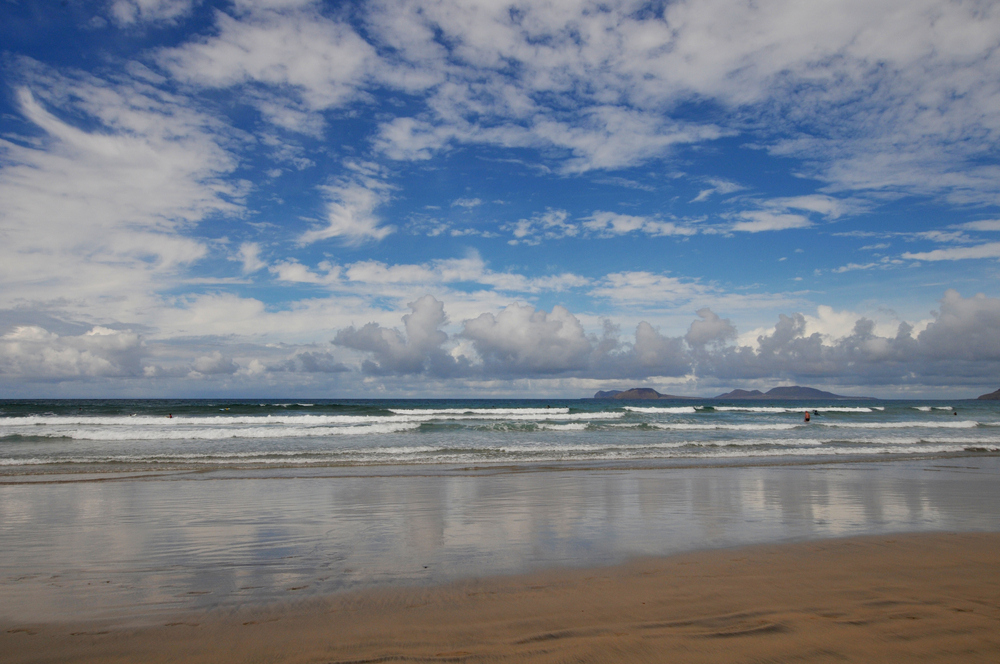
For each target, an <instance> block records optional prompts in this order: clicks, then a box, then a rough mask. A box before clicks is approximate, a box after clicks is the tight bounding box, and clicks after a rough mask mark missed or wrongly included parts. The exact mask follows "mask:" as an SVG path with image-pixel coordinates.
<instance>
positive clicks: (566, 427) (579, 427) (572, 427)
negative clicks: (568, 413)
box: [538, 422, 587, 431]
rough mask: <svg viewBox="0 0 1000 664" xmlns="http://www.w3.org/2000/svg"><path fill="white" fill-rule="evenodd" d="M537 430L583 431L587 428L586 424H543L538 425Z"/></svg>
mask: <svg viewBox="0 0 1000 664" xmlns="http://www.w3.org/2000/svg"><path fill="white" fill-rule="evenodd" d="M538 428H539V429H548V430H550V431H583V430H585V429H586V428H587V423H586V422H570V423H569V424H545V423H544V422H543V423H541V424H539V425H538Z"/></svg>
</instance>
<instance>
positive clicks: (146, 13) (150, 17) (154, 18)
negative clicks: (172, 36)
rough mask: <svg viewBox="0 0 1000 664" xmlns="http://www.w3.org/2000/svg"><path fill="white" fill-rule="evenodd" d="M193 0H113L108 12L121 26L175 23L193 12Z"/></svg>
mask: <svg viewBox="0 0 1000 664" xmlns="http://www.w3.org/2000/svg"><path fill="white" fill-rule="evenodd" d="M193 4H194V3H193V0H111V2H110V3H109V6H108V12H109V13H110V14H111V20H112V21H114V22H115V23H116V24H118V25H120V26H131V25H134V24H137V23H173V22H176V21H177V20H178V19H179V18H182V17H184V16H187V15H188V14H190V13H191V8H192V6H193Z"/></svg>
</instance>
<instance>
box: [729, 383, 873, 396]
mask: <svg viewBox="0 0 1000 664" xmlns="http://www.w3.org/2000/svg"><path fill="white" fill-rule="evenodd" d="M715 398H716V399H872V398H873V397H848V396H844V395H843V394H834V393H833V392H824V391H823V390H817V389H816V388H815V387H800V386H798V385H791V386H788V387H773V388H771V389H770V390H768V391H767V392H761V391H760V390H749V391H747V390H733V391H732V392H727V393H726V394H720V395H719V396H717V397H715Z"/></svg>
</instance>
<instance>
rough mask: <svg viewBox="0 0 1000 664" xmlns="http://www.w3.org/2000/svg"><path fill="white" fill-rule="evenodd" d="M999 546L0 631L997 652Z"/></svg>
mask: <svg viewBox="0 0 1000 664" xmlns="http://www.w3.org/2000/svg"><path fill="white" fill-rule="evenodd" d="M998 552H1000V535H998V534H996V533H991V534H968V533H966V534H955V533H952V534H921V535H899V536H892V537H886V536H870V537H862V538H849V539H833V540H821V541H810V542H806V543H797V544H783V545H763V546H752V547H743V548H736V549H724V550H715V551H711V552H699V553H691V554H684V555H677V556H672V557H666V558H645V559H639V560H634V561H632V562H630V563H627V564H624V565H619V566H614V567H600V568H592V569H586V570H572V571H566V570H560V571H547V572H542V573H536V574H530V575H521V576H514V577H492V578H486V579H479V580H467V581H464V582H457V583H452V584H447V585H443V586H435V587H430V588H407V589H380V590H367V591H361V592H352V593H344V594H340V595H334V596H330V597H325V598H315V599H311V600H307V601H302V602H283V603H272V604H268V605H263V606H259V607H254V608H241V609H239V610H234V611H230V610H209V611H200V612H188V613H182V614H177V615H172V616H169V617H164V618H163V620H162V621H160V622H158V623H156V624H151V625H146V626H142V627H122V626H120V625H118V624H116V623H115V622H114V621H112V622H101V621H97V622H90V623H87V622H80V623H74V622H67V623H43V624H20V625H17V626H15V625H14V624H11V623H8V624H7V625H5V629H4V631H3V633H2V636H0V639H2V644H3V645H2V651H3V652H4V653H5V654H4V656H3V660H4V661H7V662H57V661H80V662H86V661H93V662H128V661H144V662H171V661H188V662H251V661H252V662H387V661H431V662H501V661H523V662H562V661H582V662H586V661H594V662H597V661H629V662H646V661H648V662H662V661H686V662H713V661H731V662H752V661H802V662H831V661H929V662H936V661H941V662H954V661H962V662H995V661H997V657H998V656H1000V632H998V630H997V627H998V623H1000V571H998V563H1000V553H998Z"/></svg>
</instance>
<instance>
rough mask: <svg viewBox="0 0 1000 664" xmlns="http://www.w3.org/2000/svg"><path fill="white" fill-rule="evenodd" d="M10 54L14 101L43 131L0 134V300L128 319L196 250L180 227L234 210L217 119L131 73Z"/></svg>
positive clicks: (203, 249) (235, 188)
mask: <svg viewBox="0 0 1000 664" xmlns="http://www.w3.org/2000/svg"><path fill="white" fill-rule="evenodd" d="M18 64H19V66H20V68H19V69H17V70H15V73H16V74H17V75H19V76H22V77H23V78H24V80H25V81H27V83H26V84H25V86H23V87H20V88H19V89H18V90H17V100H18V103H19V110H20V111H21V113H22V114H23V117H24V118H25V120H27V121H28V122H30V123H31V125H33V126H34V128H36V129H38V130H40V131H41V132H44V133H43V134H42V135H41V136H40V138H38V139H37V140H32V139H28V138H26V137H25V138H22V137H14V136H11V135H9V134H8V135H7V137H5V138H0V200H2V201H3V206H2V209H0V220H2V225H3V228H4V231H5V237H4V243H3V245H2V246H0V258H2V260H0V293H2V294H0V306H11V305H12V304H13V303H14V302H18V303H20V304H21V305H24V304H25V303H38V302H45V301H51V300H55V299H60V300H61V301H62V302H63V303H65V306H67V307H77V308H78V310H79V313H80V314H81V315H84V316H90V317H92V318H90V320H101V319H102V317H106V316H110V317H111V318H117V319H119V320H121V319H122V317H125V318H128V317H129V316H131V315H134V308H135V307H137V306H139V307H145V306H147V305H148V299H147V298H148V297H149V293H151V292H153V291H155V290H156V289H158V288H168V287H169V286H170V285H172V283H174V280H176V279H177V278H178V277H179V275H180V271H181V270H182V269H185V268H186V267H187V266H189V265H191V264H192V263H194V262H195V261H198V260H199V259H201V258H203V257H204V256H206V255H207V253H208V251H209V247H208V246H207V245H206V244H205V243H204V242H202V241H200V240H198V239H194V238H191V237H186V236H185V235H184V233H185V232H187V231H188V230H190V229H192V228H193V227H194V226H195V225H196V224H197V223H199V222H200V221H202V220H204V219H206V218H208V217H212V216H217V215H235V214H237V213H239V212H240V211H241V210H242V200H241V199H242V196H243V193H244V190H243V189H242V188H241V187H242V185H241V184H240V183H239V182H229V183H226V182H223V181H222V179H221V178H222V177H223V176H224V175H227V174H228V173H229V172H230V171H232V170H233V169H234V168H235V167H236V160H235V159H234V158H233V157H232V156H231V155H230V154H229V153H228V152H227V151H226V150H225V149H223V148H222V147H221V145H220V142H221V141H224V140H226V139H225V136H226V130H225V129H224V128H222V127H220V126H219V125H218V124H217V123H215V122H214V121H213V120H212V119H211V118H209V117H206V116H204V115H202V114H200V113H198V112H197V111H195V110H192V109H191V108H190V107H189V105H188V104H187V103H186V102H184V101H182V100H180V99H178V98H175V97H173V96H172V95H169V94H167V93H164V92H162V91H159V90H157V89H155V88H153V87H151V86H149V85H148V84H146V83H143V82H141V81H135V80H131V79H122V80H115V81H106V80H101V79H96V78H93V77H89V76H85V75H80V74H73V73H71V74H68V75H57V74H55V73H53V72H52V71H50V70H48V69H45V68H44V67H42V66H40V65H38V64H37V63H34V62H32V61H29V60H22V61H20V62H19V63H18ZM57 114H58V115H57ZM60 116H68V117H77V118H81V121H80V123H81V124H85V125H87V126H88V129H86V130H85V129H82V128H80V127H79V126H77V125H76V124H71V123H70V122H68V121H66V120H64V119H62V118H61V117H60ZM109 294H113V295H114V296H113V297H109Z"/></svg>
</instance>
